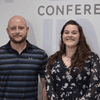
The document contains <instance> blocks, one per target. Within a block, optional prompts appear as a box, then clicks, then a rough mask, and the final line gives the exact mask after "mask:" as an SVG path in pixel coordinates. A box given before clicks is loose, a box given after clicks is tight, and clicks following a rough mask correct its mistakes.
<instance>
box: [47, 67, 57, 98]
mask: <svg viewBox="0 0 100 100" xmlns="http://www.w3.org/2000/svg"><path fill="white" fill-rule="evenodd" d="M45 84H46V92H47V97H48V99H49V100H59V99H58V95H57V94H56V92H55V90H54V82H53V77H52V76H51V74H50V75H49V74H48V73H47V68H46V71H45Z"/></svg>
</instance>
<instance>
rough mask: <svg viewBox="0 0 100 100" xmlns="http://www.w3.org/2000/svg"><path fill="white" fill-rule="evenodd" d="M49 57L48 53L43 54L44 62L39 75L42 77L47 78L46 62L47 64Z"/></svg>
mask: <svg viewBox="0 0 100 100" xmlns="http://www.w3.org/2000/svg"><path fill="white" fill-rule="evenodd" d="M47 59H48V56H47V54H46V53H45V52H44V54H43V57H42V60H41V61H42V64H41V66H40V68H39V70H38V72H39V75H40V78H45V67H46V64H47Z"/></svg>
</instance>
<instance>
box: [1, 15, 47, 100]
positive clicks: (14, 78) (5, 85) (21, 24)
mask: <svg viewBox="0 0 100 100" xmlns="http://www.w3.org/2000/svg"><path fill="white" fill-rule="evenodd" d="M6 30H7V33H8V36H9V38H10V41H9V42H8V43H7V44H6V45H4V46H2V47H0V100H38V94H37V93H38V75H40V78H41V82H42V84H43V91H42V98H41V100H47V96H46V88H45V79H44V70H45V65H46V63H47V54H46V53H45V51H44V50H42V49H40V48H38V47H36V46H34V45H32V44H30V43H29V42H28V40H26V37H27V34H28V31H29V27H28V26H27V23H26V21H25V19H24V18H23V17H21V16H18V15H17V16H13V17H12V18H11V19H10V20H9V22H8V27H7V28H6Z"/></svg>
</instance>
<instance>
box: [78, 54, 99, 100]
mask: <svg viewBox="0 0 100 100" xmlns="http://www.w3.org/2000/svg"><path fill="white" fill-rule="evenodd" d="M79 100H100V59H99V57H98V55H97V54H94V55H92V63H91V76H90V83H89V88H88V90H87V91H86V93H85V94H84V95H83V96H82V98H80V99H79Z"/></svg>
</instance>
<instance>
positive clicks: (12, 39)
mask: <svg viewBox="0 0 100 100" xmlns="http://www.w3.org/2000/svg"><path fill="white" fill-rule="evenodd" d="M9 38H10V40H11V41H12V42H13V43H15V44H20V43H23V42H24V41H25V40H26V36H25V37H23V38H22V39H21V40H20V41H17V40H15V39H14V38H13V37H10V36H9Z"/></svg>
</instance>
